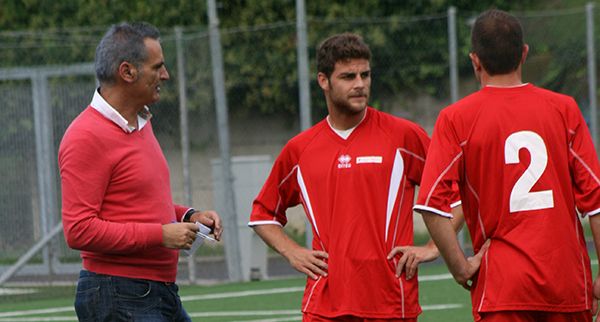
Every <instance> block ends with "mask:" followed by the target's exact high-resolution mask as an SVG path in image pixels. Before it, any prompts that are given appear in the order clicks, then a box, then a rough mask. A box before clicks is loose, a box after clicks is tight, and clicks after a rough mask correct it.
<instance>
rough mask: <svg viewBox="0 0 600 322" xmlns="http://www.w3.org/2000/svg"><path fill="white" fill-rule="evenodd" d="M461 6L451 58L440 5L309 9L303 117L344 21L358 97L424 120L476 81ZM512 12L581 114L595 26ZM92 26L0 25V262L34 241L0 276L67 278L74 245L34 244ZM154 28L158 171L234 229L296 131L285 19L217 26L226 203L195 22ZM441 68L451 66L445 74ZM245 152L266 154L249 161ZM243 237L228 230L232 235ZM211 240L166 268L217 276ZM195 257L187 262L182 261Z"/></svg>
mask: <svg viewBox="0 0 600 322" xmlns="http://www.w3.org/2000/svg"><path fill="white" fill-rule="evenodd" d="M475 16H476V13H470V12H457V15H456V25H455V26H454V27H455V30H456V35H455V36H456V39H457V40H458V42H457V46H456V48H457V57H458V60H457V65H456V66H451V60H450V59H449V57H450V56H451V53H450V52H449V42H448V39H449V35H448V30H449V28H448V21H449V20H448V16H447V15H436V16H419V17H397V16H393V17H379V18H353V19H346V20H331V19H325V18H319V17H309V18H308V19H307V27H308V28H307V32H308V43H309V47H310V48H309V61H310V64H309V65H310V72H309V75H310V78H311V81H310V102H311V104H310V105H311V107H312V111H311V112H312V113H311V114H312V119H313V123H316V122H317V121H319V120H320V119H322V117H324V116H325V115H326V107H325V102H324V99H323V96H322V93H321V90H320V88H319V87H318V85H317V82H316V72H315V57H314V56H315V47H316V46H317V44H318V42H319V41H321V40H322V39H324V38H325V37H327V36H329V35H332V34H334V33H339V32H345V31H351V32H356V33H359V34H361V35H362V36H363V37H364V39H365V41H366V42H367V43H368V44H369V45H370V47H371V50H372V52H373V59H372V62H371V67H372V75H373V83H372V99H371V105H373V106H375V107H377V108H379V109H382V110H385V111H388V112H390V113H392V114H395V115H398V116H401V117H405V118H408V119H411V120H413V121H416V122H418V123H419V124H421V125H422V126H423V127H424V128H425V129H427V130H428V131H431V129H432V127H433V124H434V122H435V119H436V117H437V115H438V113H439V111H440V110H441V109H442V108H443V107H444V106H446V105H448V104H449V103H451V101H452V96H451V88H452V87H453V86H456V87H457V88H458V92H459V96H460V97H464V96H466V95H468V94H469V93H471V92H473V91H475V90H476V89H477V88H478V83H477V81H476V80H475V79H474V78H473V76H472V71H471V64H470V61H469V59H468V56H467V55H468V52H469V33H470V27H471V23H472V22H473V20H474V18H475ZM517 16H518V17H519V18H520V20H521V21H522V23H523V26H524V29H525V39H526V42H527V43H529V45H530V49H531V50H530V54H529V58H528V61H527V63H526V64H525V68H524V78H525V81H528V82H532V83H534V84H536V85H540V86H543V87H547V88H549V89H553V90H556V91H560V92H563V93H566V94H569V95H572V96H573V97H575V99H576V100H577V101H578V103H579V104H580V107H581V109H582V111H583V112H584V115H585V116H586V118H587V119H588V120H590V121H591V118H590V115H594V114H593V113H592V108H591V107H590V102H591V100H590V99H589V97H590V96H589V90H588V79H589V77H588V73H589V72H590V71H589V70H588V67H587V66H588V64H589V62H588V55H589V50H588V47H589V46H588V44H587V43H586V37H587V35H588V33H589V32H590V31H592V32H593V31H594V29H597V28H598V27H594V29H592V30H589V29H586V23H587V20H586V10H585V8H579V9H574V10H568V11H556V12H537V13H517ZM596 20H597V17H596ZM103 32H104V30H103V29H98V28H94V29H78V30H71V31H69V32H58V31H46V32H26V33H0V68H2V69H1V70H0V102H1V106H2V108H1V109H0V147H1V148H0V177H1V178H2V183H3V184H2V185H1V186H0V274H3V273H6V272H8V271H9V270H10V268H11V267H15V265H14V264H15V263H17V262H18V260H19V259H20V258H21V259H22V258H23V256H24V255H25V254H27V253H28V251H31V250H32V249H34V250H35V247H36V245H37V246H40V247H41V246H43V247H41V251H39V252H35V254H33V256H32V258H31V259H27V260H26V265H24V266H23V267H22V269H19V270H18V272H16V273H17V274H15V275H12V274H11V278H10V280H9V281H19V280H23V279H28V280H31V279H32V276H35V278H38V279H42V280H46V281H56V280H61V279H67V280H73V279H74V275H73V274H74V273H76V272H77V271H78V270H79V269H80V260H79V257H78V253H77V252H75V251H73V250H70V249H69V248H68V247H67V246H66V245H65V243H64V240H63V238H62V234H60V233H58V234H57V236H58V237H57V238H54V239H52V242H51V243H48V244H43V243H42V244H43V245H40V241H41V240H43V237H44V236H47V235H48V234H49V233H50V232H51V231H52V230H53V228H55V227H57V226H58V225H59V224H60V181H59V175H58V171H57V164H56V163H57V162H56V156H57V149H58V145H59V142H60V139H61V138H62V135H63V133H64V131H65V129H66V127H67V126H68V125H69V123H70V122H71V121H72V120H73V118H74V117H75V116H76V115H77V114H79V113H80V112H81V111H82V110H83V109H84V108H85V107H86V106H87V105H88V104H89V102H90V100H91V97H92V94H93V91H94V89H95V88H96V86H97V85H96V81H95V78H94V73H93V68H92V66H91V65H90V64H89V62H90V61H92V60H93V55H94V49H95V46H96V44H97V42H98V41H99V39H100V37H101V36H102V33H103ZM161 32H162V45H163V50H164V55H165V59H166V64H167V68H168V69H169V72H170V75H171V80H170V81H169V82H167V83H166V84H165V85H164V86H163V89H162V90H161V101H160V102H158V103H156V104H155V105H153V106H152V107H151V111H152V113H153V119H152V122H153V127H154V131H155V133H156V136H157V138H158V140H159V142H160V144H161V146H162V148H163V150H164V153H165V156H166V158H167V161H168V162H169V166H170V169H171V188H172V192H173V197H174V200H175V202H176V203H179V204H188V203H189V205H190V206H194V207H196V208H201V209H210V208H213V209H214V208H217V210H219V208H220V207H221V205H219V203H221V204H222V203H223V202H236V206H235V209H237V216H238V227H234V228H230V229H233V230H230V231H229V233H232V232H235V229H237V230H238V232H239V233H240V234H243V231H248V232H250V230H249V229H248V228H246V227H245V222H246V221H247V217H248V211H249V210H248V209H249V206H250V203H251V201H252V200H251V199H252V194H256V193H257V192H258V190H257V189H258V188H260V185H261V184H262V180H264V179H265V176H266V174H264V173H263V172H260V171H268V166H270V162H272V160H274V158H275V157H276V156H277V154H278V153H279V150H280V149H281V147H282V146H283V145H284V144H285V142H286V141H287V140H288V139H290V138H291V137H292V136H294V135H295V134H297V133H298V132H299V131H300V121H299V116H298V115H299V103H298V96H299V94H298V88H299V86H298V80H297V79H298V74H299V73H298V67H297V66H298V64H297V62H296V58H297V51H296V50H297V48H296V37H297V36H296V24H295V23H287V22H282V23H275V24H271V25H264V26H255V27H245V28H237V29H227V30H221V42H222V48H223V61H224V70H223V72H224V74H225V89H226V93H227V101H228V109H229V112H228V121H229V127H228V131H229V132H228V133H229V137H230V142H229V143H230V146H231V155H232V156H233V157H234V158H232V167H233V168H235V169H234V170H233V174H234V178H233V181H234V182H233V185H234V188H235V189H234V190H235V193H236V195H237V196H236V200H234V201H231V200H227V201H224V200H220V201H219V196H220V195H219V191H221V190H219V189H221V188H219V187H218V186H219V184H223V183H219V182H220V180H221V179H220V178H221V177H220V173H221V172H220V171H218V168H219V166H220V163H219V158H220V156H221V155H220V149H219V136H218V135H217V133H218V130H219V122H218V121H219V120H218V118H217V114H216V111H215V99H214V90H213V76H212V72H211V70H212V65H211V51H210V45H209V33H208V30H207V29H206V27H184V28H178V29H177V28H176V29H163V30H161ZM596 34H597V33H596ZM597 38H598V37H595V38H594V39H595V41H596V42H597ZM15 62H18V64H17V63H15ZM15 66H17V67H15ZM56 66H60V67H56ZM451 67H454V68H455V69H456V70H457V71H458V75H459V77H458V82H457V83H454V84H453V83H451V81H450V79H451V77H450V70H451ZM592 72H593V73H594V74H595V72H596V71H595V70H594V71H592ZM186 129H187V131H186ZM257 156H259V157H257ZM255 161H256V162H258V163H261V162H262V163H263V165H264V163H268V166H267V168H266V169H264V167H263V168H260V169H261V170H260V171H259V172H260V173H253V171H255V170H254V169H257V168H255V167H254V165H251V164H253V163H252V162H255ZM236 167H237V168H236ZM236 169H237V170H236ZM257 171H258V170H257ZM252 175H254V177H252ZM236 176H238V177H236ZM241 176H243V177H244V178H249V179H248V181H244V180H242V178H241ZM236 183H239V184H240V185H239V186H236ZM242 183H243V184H242ZM244 189H245V190H244ZM249 196H250V197H249ZM238 197H240V198H241V197H243V198H242V199H243V200H240V198H238ZM244 198H245V199H244ZM290 217H291V218H292V220H291V222H290V225H289V227H287V228H286V229H288V231H289V232H290V234H292V235H293V236H294V238H297V239H298V240H300V241H301V240H302V238H303V236H302V234H303V232H304V221H303V220H304V219H303V213H302V211H301V210H300V209H293V210H292V211H290ZM248 238H251V237H248ZM247 242H248V241H247V240H244V239H243V238H242V239H241V242H240V243H247ZM252 243H254V241H252V242H250V244H252ZM261 245H262V244H261ZM225 246H227V235H224V241H223V242H220V243H218V244H212V245H206V246H204V247H202V248H201V249H200V251H198V253H197V254H196V256H195V257H194V261H192V262H191V263H192V264H190V263H188V258H185V257H182V259H181V268H180V271H179V279H180V280H193V281H198V280H200V281H202V280H205V279H211V280H225V279H227V278H228V275H227V265H226V263H225V262H226V261H225V258H226V257H225V256H224V252H225V250H226V249H230V248H228V247H225ZM245 246H248V245H245ZM252 247H254V248H250V250H254V251H257V248H256V247H257V246H256V245H254V246H252ZM262 247H263V250H264V247H265V246H264V245H262ZM245 256H248V255H245ZM266 257H267V258H266V259H264V260H265V261H268V262H267V269H265V271H260V272H259V273H260V274H262V275H263V277H264V275H265V274H266V275H269V276H274V275H277V274H288V273H291V272H293V270H291V269H290V268H289V267H287V266H286V265H281V266H277V262H276V261H271V260H269V259H268V258H270V257H269V256H266ZM197 262H200V263H201V265H194V264H195V263H197ZM252 265H254V266H260V263H259V264H256V263H254V264H251V266H252ZM252 268H256V267H252ZM246 273H247V272H246ZM253 273H255V271H253ZM244 276H245V277H247V276H248V275H244Z"/></svg>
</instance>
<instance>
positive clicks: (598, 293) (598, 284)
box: [592, 276, 600, 322]
mask: <svg viewBox="0 0 600 322" xmlns="http://www.w3.org/2000/svg"><path fill="white" fill-rule="evenodd" d="M592 292H593V295H594V296H593V299H592V315H593V316H595V317H596V318H595V319H594V321H596V322H598V321H600V319H598V316H596V314H598V300H600V276H597V277H596V279H595V280H594V285H593V287H592Z"/></svg>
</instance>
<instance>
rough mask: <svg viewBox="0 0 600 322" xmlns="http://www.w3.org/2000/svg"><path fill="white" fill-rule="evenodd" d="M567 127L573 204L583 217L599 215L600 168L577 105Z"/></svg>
mask: <svg viewBox="0 0 600 322" xmlns="http://www.w3.org/2000/svg"><path fill="white" fill-rule="evenodd" d="M572 104H573V105H574V108H572V109H571V111H574V112H573V114H575V115H573V116H572V117H571V119H573V120H574V122H573V124H570V125H569V134H570V137H569V138H570V142H569V166H570V168H571V174H572V176H573V186H574V193H575V204H576V205H577V209H578V210H579V212H580V213H582V215H583V216H585V215H590V216H591V215H596V214H599V213H600V179H599V178H600V166H599V164H598V157H597V155H596V149H595V148H594V143H593V142H592V137H591V135H590V133H589V131H588V128H587V125H586V123H585V120H584V119H583V116H582V115H581V112H580V111H579V108H578V107H577V104H576V103H575V102H574V101H572Z"/></svg>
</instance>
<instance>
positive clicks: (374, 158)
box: [356, 155, 383, 164]
mask: <svg viewBox="0 0 600 322" xmlns="http://www.w3.org/2000/svg"><path fill="white" fill-rule="evenodd" d="M382 162H383V157H382V156H380V155H369V156H363V157H356V164H361V163H382Z"/></svg>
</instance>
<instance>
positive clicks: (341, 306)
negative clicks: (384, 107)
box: [249, 108, 429, 318]
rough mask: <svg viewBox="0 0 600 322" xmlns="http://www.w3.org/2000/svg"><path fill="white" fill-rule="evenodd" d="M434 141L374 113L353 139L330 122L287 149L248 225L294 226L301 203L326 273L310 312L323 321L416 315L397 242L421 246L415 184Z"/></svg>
mask: <svg viewBox="0 0 600 322" xmlns="http://www.w3.org/2000/svg"><path fill="white" fill-rule="evenodd" d="M428 144H429V138H428V136H427V134H426V133H425V131H423V129H421V128H420V127H419V126H418V125H416V124H414V123H412V122H409V121H406V120H403V119H400V118H397V117H394V116H391V115H389V114H385V113H382V112H379V111H377V110H375V109H373V108H368V110H367V113H366V116H365V119H364V120H363V121H362V122H361V123H360V124H359V125H358V126H357V127H356V128H355V129H354V131H353V132H352V134H351V135H350V136H349V137H348V138H347V139H346V140H344V139H342V138H341V137H340V136H339V135H338V134H336V133H335V132H334V131H333V130H332V129H331V127H330V126H329V124H328V123H327V121H326V120H323V121H321V122H320V123H318V124H316V125H315V126H313V127H312V128H310V129H309V130H307V131H305V132H303V133H301V134H299V135H298V136H296V137H294V138H293V139H292V140H290V142H288V144H287V145H286V146H285V147H284V148H283V150H282V152H281V154H280V156H279V157H278V158H277V160H276V162H275V164H274V166H273V169H272V171H271V174H270V176H269V178H268V179H267V181H266V183H265V185H264V186H263V188H262V190H261V192H260V194H259V195H258V197H257V198H256V200H255V201H254V204H253V209H252V214H251V216H250V223H249V225H250V226H254V225H261V224H279V225H285V224H286V215H285V211H286V209H287V208H289V207H292V206H295V205H297V204H299V203H302V205H303V206H304V210H305V212H306V214H307V218H308V220H309V221H310V223H311V224H312V228H313V235H314V239H313V245H312V246H313V249H316V250H322V251H326V252H327V253H328V254H329V259H328V266H329V270H328V276H327V277H320V278H319V279H318V280H316V281H315V280H312V279H308V281H307V285H306V289H305V292H304V299H303V301H302V311H303V312H309V313H313V314H318V315H321V316H325V317H335V316H340V315H347V314H350V315H355V316H360V317H372V318H400V317H416V316H417V315H418V314H419V313H420V312H421V308H420V306H419V304H418V292H417V279H416V278H412V279H411V280H408V281H407V280H406V279H405V277H404V276H402V277H401V278H400V279H398V278H397V277H396V276H395V264H396V260H397V259H395V260H394V261H393V262H392V261H388V260H387V259H386V256H387V254H388V253H389V252H390V250H391V249H392V248H393V247H394V246H397V245H412V244H413V215H412V205H413V200H414V190H415V185H417V184H419V182H420V178H421V174H422V169H423V166H424V161H425V154H426V150H427V146H428Z"/></svg>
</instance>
